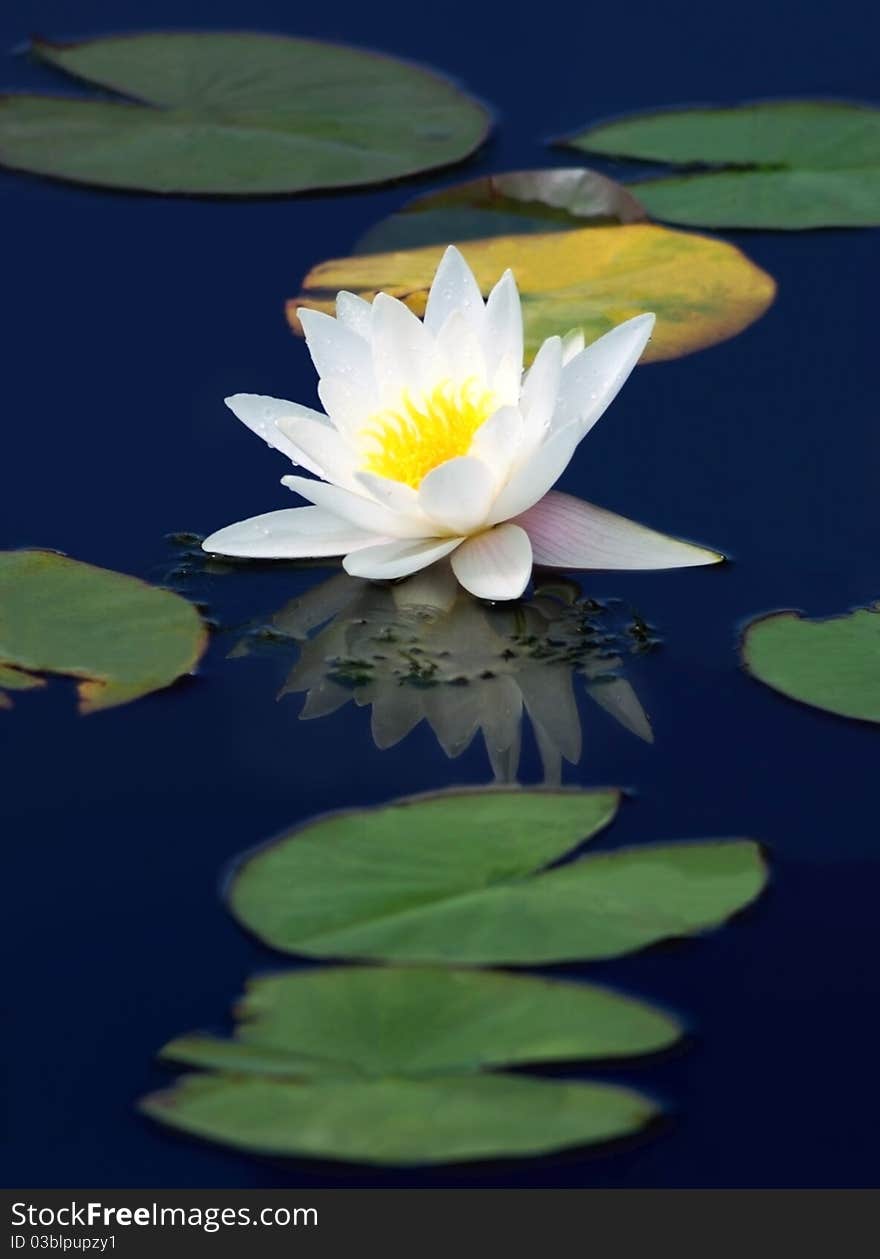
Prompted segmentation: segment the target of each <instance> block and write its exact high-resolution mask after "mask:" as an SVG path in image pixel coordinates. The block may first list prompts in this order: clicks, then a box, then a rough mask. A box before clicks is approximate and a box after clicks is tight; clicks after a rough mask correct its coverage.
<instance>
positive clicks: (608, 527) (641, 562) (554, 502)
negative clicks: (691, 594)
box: [517, 490, 724, 569]
mask: <svg viewBox="0 0 880 1259" xmlns="http://www.w3.org/2000/svg"><path fill="white" fill-rule="evenodd" d="M517 523H518V524H519V525H521V526H522V527H523V529H525V531H526V532H527V533H528V535H529V537H530V538H531V540H532V549H533V551H534V556H535V563H536V564H549V565H551V566H553V567H555V568H635V569H649V568H690V567H692V566H694V565H697V564H717V563H718V562H719V561H720V560H723V559H724V556H723V555H719V554H718V552H717V551H707V550H706V549H705V548H703V547H701V546H694V545H693V544H692V543H690V542H680V541H679V540H678V539H677V538H670V537H667V536H666V534H663V533H657V532H655V530H653V529H647V528H646V527H645V526H644V525H639V524H636V523H635V521H633V520H627V519H626V517H624V516H617V515H615V514H614V512H610V511H605V509H604V508H602V507H594V506H593V505H592V503H585V502H583V501H582V500H581V499H579V498H573V497H572V496H571V495H570V494H561V493H559V492H558V491H556V490H554V491H552V492H551V493H549V494H548V495H547V496H546V498H544V499H542V501H541V502H540V503H538V504H537V506H535V507H533V508H532V509H531V510H530V511H527V512H526V513H525V514H524V515H522V516H519V517H518V518H517Z"/></svg>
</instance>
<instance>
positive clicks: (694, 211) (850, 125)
mask: <svg viewBox="0 0 880 1259" xmlns="http://www.w3.org/2000/svg"><path fill="white" fill-rule="evenodd" d="M563 143H565V144H567V145H568V146H570V147H571V148H575V149H578V150H581V151H586V152H588V153H603V154H609V155H613V156H615V157H629V158H637V159H641V160H645V161H661V162H672V163H675V164H678V165H687V166H690V165H694V164H703V165H707V166H712V167H715V168H717V167H719V166H721V167H729V168H731V169H728V170H718V169H713V170H707V171H700V172H697V173H695V174H683V175H679V176H671V177H669V178H663V179H648V180H644V181H642V182H639V183H637V184H634V185H632V190H633V192H634V193H635V194H636V195H637V196H638V198H639V199H640V201H641V202H642V203H643V204H644V205H645V206H646V207H647V209H648V211H649V213H651V214H652V215H655V216H656V217H657V218H661V219H668V220H669V221H670V222H673V223H687V224H693V225H695V226H705V227H771V228H810V227H830V226H841V227H870V226H874V225H877V224H880V110H878V109H876V108H874V107H872V106H869V105H849V104H842V103H839V102H833V101H809V100H804V101H775V102H768V103H766V104H760V105H738V106H735V107H733V108H729V109H685V110H661V111H659V112H657V113H654V114H643V115H637V116H635V117H632V118H622V119H620V120H619V121H617V122H611V123H603V124H600V125H599V126H596V127H590V128H588V129H587V130H585V131H582V132H579V133H577V134H575V135H572V136H569V137H567V138H566V139H565V140H564V141H563Z"/></svg>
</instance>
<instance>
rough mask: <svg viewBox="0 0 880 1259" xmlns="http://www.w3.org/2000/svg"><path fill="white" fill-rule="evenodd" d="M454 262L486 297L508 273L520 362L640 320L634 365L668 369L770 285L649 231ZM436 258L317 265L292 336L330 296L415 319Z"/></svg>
mask: <svg viewBox="0 0 880 1259" xmlns="http://www.w3.org/2000/svg"><path fill="white" fill-rule="evenodd" d="M444 243H445V241H444ZM463 252H464V255H465V257H466V259H467V261H468V263H469V264H470V266H471V268H472V269H473V271H474V274H475V275H476V277H477V282H478V283H479V285H480V288H481V291H482V292H483V294H484V296H485V295H488V293H489V291H490V290H491V288H492V286H493V285H494V284H495V283H496V281H497V280H498V279H499V277H500V276H501V274H502V273H503V272H504V271H505V270H506V269H507V268H508V267H510V268H511V269H512V270H513V272H514V274H515V276H516V280H517V284H518V285H519V289H520V293H521V295H522V305H523V317H524V320H525V334H526V352H527V357H528V358H531V357H533V356H534V354H535V353H536V351H537V349H538V347H539V346H540V345H541V343H542V341H544V340H545V338H547V337H549V336H553V335H556V334H564V333H566V332H568V331H569V330H570V329H573V328H579V329H581V330H582V331H583V333H584V335H585V337H586V338H587V340H588V341H592V340H595V339H596V338H597V337H599V336H601V335H602V334H603V333H605V332H608V331H609V330H610V329H611V328H613V327H614V326H615V325H616V324H618V323H622V322H623V321H624V320H625V319H629V318H631V317H632V316H634V315H638V314H641V313H642V312H644V311H646V310H652V311H654V312H655V313H656V315H657V325H656V328H655V330H654V335H653V337H652V339H651V341H650V342H649V343H648V347H647V349H646V350H645V353H644V355H643V356H642V362H650V361H652V360H658V359H668V358H677V357H679V356H680V355H682V354H690V353H692V352H693V351H694V350H699V349H703V348H704V347H705V346H708V345H714V344H716V343H717V342H719V341H724V340H726V339H727V338H728V337H733V336H735V335H736V334H737V333H738V332H741V331H742V330H743V329H744V328H747V327H748V326H749V324H751V323H753V322H754V320H756V319H757V318H758V317H759V316H760V315H762V314H763V313H764V311H765V310H766V309H767V307H768V306H769V305H770V303H771V301H772V300H773V297H774V294H775V284H774V282H773V280H772V279H771V277H770V276H769V275H767V273H766V272H765V271H762V270H761V269H760V268H759V267H756V266H755V264H754V263H752V262H750V261H749V259H748V258H746V256H745V255H744V254H743V253H741V252H740V251H739V250H738V249H736V248H734V246H732V245H728V244H725V243H724V242H723V241H719V240H712V239H710V238H709V237H707V236H698V235H696V234H695V233H692V232H677V231H672V230H671V229H670V228H666V227H659V226H657V225H655V224H651V223H630V224H627V225H624V226H604V227H582V228H578V229H575V230H569V231H555V232H543V233H539V234H523V235H501V236H494V237H490V238H484V239H481V240H471V241H468V242H466V243H465V244H464V246H463ZM442 253H443V245H440V244H436V245H427V246H423V247H421V248H414V249H406V250H399V251H394V252H390V253H381V254H367V255H356V256H354V257H350V258H337V259H334V260H332V261H330V262H323V263H321V264H320V265H318V266H317V267H315V268H314V269H313V270H312V271H310V272H309V274H308V275H307V276H306V278H305V281H304V288H303V292H302V293H301V294H300V296H299V297H297V298H294V299H293V300H292V301H290V302H288V305H287V312H288V318H289V319H290V322H291V325H292V326H293V328H294V331H296V332H298V333H301V332H302V329H301V327H300V324H299V319H298V317H297V314H296V311H297V308H298V307H300V306H306V307H309V308H311V309H314V310H323V311H326V312H332V311H333V309H334V299H335V296H336V293H337V292H338V291H339V290H340V289H349V290H351V291H352V292H355V293H357V294H359V295H360V296H361V297H364V298H366V299H367V300H371V299H372V298H373V297H374V296H375V295H376V293H378V292H384V293H390V294H391V295H392V296H393V297H398V298H401V299H402V300H403V301H405V302H406V304H407V305H408V306H409V307H410V308H411V309H412V310H413V311H415V313H416V314H417V315H419V316H421V315H423V314H424V311H425V305H426V301H427V294H428V288H429V286H430V283H431V280H432V278H433V275H434V272H435V270H436V268H437V265H438V263H439V261H440V258H441V256H442Z"/></svg>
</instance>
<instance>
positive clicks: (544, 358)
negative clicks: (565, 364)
mask: <svg viewBox="0 0 880 1259" xmlns="http://www.w3.org/2000/svg"><path fill="white" fill-rule="evenodd" d="M561 379H562V342H561V341H560V339H559V337H548V338H547V340H546V341H545V342H544V344H543V345H542V346H541V348H540V350H538V353H537V354H536V355H535V361H534V363H532V365H531V367H530V368H529V370H528V373H527V374H526V378H525V380H524V381H523V387H522V397H521V399H520V404H519V405H520V410H521V411H522V414H523V419H524V420H525V424H526V436H525V446H526V447H527V449H528V451H531V450H534V449H535V447H536V446H537V445H538V444H539V443H540V442H541V441H542V440H543V437H544V433H545V432H546V429H547V427H548V425H549V423H550V420H551V419H552V417H553V412H554V411H555V409H556V403H557V401H558V399H559V382H560V380H561ZM524 453H526V452H525V451H524Z"/></svg>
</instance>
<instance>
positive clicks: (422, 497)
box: [419, 455, 495, 534]
mask: <svg viewBox="0 0 880 1259" xmlns="http://www.w3.org/2000/svg"><path fill="white" fill-rule="evenodd" d="M494 497H495V477H494V476H493V475H492V470H491V469H490V468H489V467H488V466H487V465H486V464H485V463H483V461H482V459H477V458H475V457H474V456H473V455H460V456H459V457H458V458H457V459H447V461H446V462H445V463H441V464H439V465H438V467H436V468H434V469H432V471H431V472H429V473H428V475H427V476H426V477H425V478H424V480H423V481H422V483H421V485H420V486H419V505H420V506H421V509H422V511H423V512H424V513H425V515H426V516H427V517H428V518H429V519H430V520H433V521H434V522H435V523H436V524H437V525H438V526H439V527H440V529H442V530H443V532H445V533H454V534H463V533H464V534H466V533H470V532H471V531H472V530H473V529H476V528H478V527H479V526H480V525H481V524H483V522H484V521H485V519H486V516H487V515H488V512H489V508H490V507H491V506H492V500H493V498H494Z"/></svg>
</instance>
